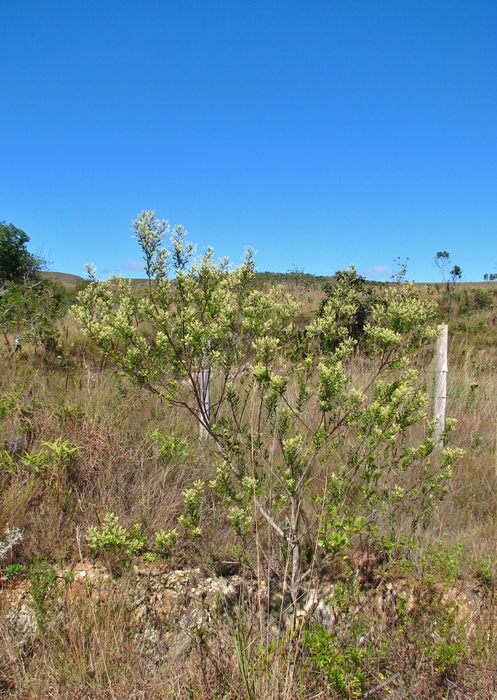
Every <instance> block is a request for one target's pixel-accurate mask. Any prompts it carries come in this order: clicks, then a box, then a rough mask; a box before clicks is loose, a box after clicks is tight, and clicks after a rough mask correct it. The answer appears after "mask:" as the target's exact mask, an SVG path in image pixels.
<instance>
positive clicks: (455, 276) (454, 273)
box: [434, 250, 462, 316]
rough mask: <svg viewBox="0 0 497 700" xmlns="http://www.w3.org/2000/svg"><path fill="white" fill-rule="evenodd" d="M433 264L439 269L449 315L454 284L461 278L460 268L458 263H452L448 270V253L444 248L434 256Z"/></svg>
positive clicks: (449, 263) (449, 262)
mask: <svg viewBox="0 0 497 700" xmlns="http://www.w3.org/2000/svg"><path fill="white" fill-rule="evenodd" d="M434 263H435V266H436V267H437V268H438V269H439V270H440V274H441V276H442V284H443V285H444V287H445V301H446V306H447V311H448V313H449V316H450V314H451V312H452V301H453V296H454V290H455V288H456V284H457V283H458V282H460V281H461V279H462V270H461V268H460V267H459V265H454V266H453V267H452V269H450V270H449V267H450V265H451V261H450V255H449V253H448V252H447V251H446V250H443V251H439V252H438V253H437V254H436V255H435V258H434Z"/></svg>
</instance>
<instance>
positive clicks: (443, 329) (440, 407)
mask: <svg viewBox="0 0 497 700" xmlns="http://www.w3.org/2000/svg"><path fill="white" fill-rule="evenodd" d="M438 330H439V331H440V335H439V336H438V339H437V350H436V353H437V354H436V369H435V374H436V377H435V413H434V417H435V419H436V420H437V421H438V423H437V427H436V428H435V434H434V436H433V438H434V440H435V443H439V442H440V436H441V434H442V433H443V431H444V430H445V410H446V405H447V374H448V371H449V364H448V359H447V348H448V338H449V327H448V325H447V324H444V325H442V326H438ZM441 444H442V445H443V442H442V443H441Z"/></svg>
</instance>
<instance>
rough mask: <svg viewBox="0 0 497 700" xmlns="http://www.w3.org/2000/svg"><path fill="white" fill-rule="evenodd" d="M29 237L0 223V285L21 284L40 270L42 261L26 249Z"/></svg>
mask: <svg viewBox="0 0 497 700" xmlns="http://www.w3.org/2000/svg"><path fill="white" fill-rule="evenodd" d="M27 243H29V237H28V235H27V234H26V233H24V231H21V229H19V228H16V227H15V226H14V225H13V224H6V223H5V221H4V222H2V223H0V284H2V283H3V282H23V281H24V280H26V279H27V278H32V277H34V276H35V275H36V273H37V272H38V271H39V270H40V267H41V264H42V261H41V260H40V258H37V257H36V256H35V255H33V254H32V253H30V252H29V251H28V249H27V247H26V246H27Z"/></svg>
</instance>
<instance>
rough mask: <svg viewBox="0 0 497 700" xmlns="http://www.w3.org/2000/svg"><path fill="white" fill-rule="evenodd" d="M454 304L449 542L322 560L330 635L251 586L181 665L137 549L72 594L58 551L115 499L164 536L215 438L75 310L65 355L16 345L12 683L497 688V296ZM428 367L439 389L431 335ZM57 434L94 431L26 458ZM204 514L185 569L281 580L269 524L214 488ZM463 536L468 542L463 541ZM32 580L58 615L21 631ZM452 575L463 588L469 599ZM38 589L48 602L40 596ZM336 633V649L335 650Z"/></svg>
mask: <svg viewBox="0 0 497 700" xmlns="http://www.w3.org/2000/svg"><path fill="white" fill-rule="evenodd" d="M293 284H294V288H293V291H294V293H296V294H298V295H299V297H301V298H303V302H304V303H303V311H302V318H301V320H304V319H306V318H308V317H309V316H310V314H311V313H312V312H313V311H314V310H315V309H316V308H317V306H318V303H319V300H320V297H321V292H320V289H319V287H317V288H316V287H314V288H312V287H311V288H307V287H305V286H303V283H301V282H298V281H297V282H294V283H293ZM485 289H487V287H486V286H485ZM454 314H455V318H454V319H453V320H451V344H450V356H449V363H450V372H449V399H448V411H449V414H450V415H451V416H453V417H454V418H456V419H457V430H456V433H455V436H454V437H453V438H452V440H453V443H454V444H455V445H458V446H461V447H463V448H464V449H465V456H464V458H463V459H462V460H461V462H460V463H459V464H458V465H457V467H456V469H455V471H454V475H453V479H452V482H451V485H450V492H449V495H448V497H447V498H446V500H445V501H444V502H443V504H442V505H441V507H440V508H439V509H438V511H437V515H436V517H435V519H434V520H433V522H432V524H431V525H430V528H429V530H428V531H427V532H425V533H424V543H425V545H426V546H428V544H429V543H431V544H436V543H437V542H439V541H442V542H443V543H444V544H443V547H442V549H440V548H439V549H435V550H433V551H432V554H431V555H427V554H426V552H427V551H428V550H426V549H424V550H423V551H421V550H420V552H419V556H418V557H415V556H414V557H412V559H411V561H410V562H381V561H376V562H373V563H372V564H371V571H366V569H367V566H369V564H368V565H366V564H364V567H365V568H364V569H363V570H362V573H361V572H359V573H358V571H359V569H358V568H357V567H356V568H355V569H353V568H352V569H351V568H350V566H349V565H342V564H340V566H335V568H334V569H332V568H328V569H326V568H324V569H323V570H322V571H321V572H320V571H319V570H318V567H317V564H316V568H315V570H314V571H313V581H314V583H315V584H316V585H318V584H319V585H321V586H326V585H328V586H329V587H330V590H332V591H334V592H333V595H334V596H335V607H336V609H337V611H338V613H339V614H338V617H337V623H336V624H335V626H334V627H333V630H332V631H331V632H330V633H329V634H330V636H329V637H326V638H325V637H323V638H321V637H320V636H319V635H320V634H321V632H320V631H319V630H318V629H317V628H315V627H312V626H311V627H309V628H307V630H306V625H303V626H302V628H299V630H298V631H297V632H294V633H292V634H286V633H285V634H279V633H275V629H274V626H275V625H274V620H272V619H270V618H269V617H268V616H267V606H268V605H269V603H267V605H266V608H264V606H262V611H261V606H260V605H259V604H258V603H257V601H256V600H255V599H251V600H248V599H247V600H246V601H245V603H244V605H240V606H239V608H238V609H237V611H236V614H235V613H233V614H231V615H228V614H225V615H222V614H220V615H219V618H218V619H217V621H216V623H215V628H211V629H208V630H205V631H204V633H201V634H198V635H197V636H194V637H193V638H192V640H191V644H190V651H189V654H185V655H184V656H182V657H180V660H179V661H178V662H177V663H174V664H171V663H169V662H167V663H165V662H164V659H165V658H166V653H167V648H166V647H167V646H168V645H167V644H166V643H165V642H164V646H163V647H161V642H160V636H159V638H158V641H156V643H155V646H153V648H152V651H150V647H149V646H147V645H146V643H145V640H144V637H143V635H142V636H141V637H137V630H136V628H135V627H134V626H133V615H132V611H133V605H134V599H135V593H136V590H135V589H136V576H135V574H134V573H133V563H132V562H130V561H127V562H126V568H124V570H123V569H122V568H121V569H120V573H121V574H122V575H121V576H120V577H118V578H117V579H115V580H113V581H112V582H111V583H109V584H108V585H109V586H110V587H111V588H109V589H108V590H107V593H106V594H105V595H102V596H98V595H96V593H95V592H94V591H92V590H90V589H86V590H84V589H83V590H81V591H80V592H79V594H78V595H77V596H74V595H73V594H72V593H70V591H71V590H72V589H71V585H70V582H67V581H65V580H64V579H63V578H61V576H60V575H58V576H57V578H56V581H55V582H54V581H51V582H50V575H49V574H47V571H48V570H49V569H50V567H51V566H54V567H55V569H56V570H57V571H66V570H67V568H68V567H70V566H71V565H73V564H74V562H77V561H80V560H81V558H83V559H86V558H88V557H89V556H90V551H89V550H88V548H87V547H86V544H85V540H84V533H85V532H86V530H87V528H88V526H89V525H91V524H98V523H102V521H103V518H104V516H105V514H106V513H108V512H109V511H112V512H114V513H115V514H116V515H117V516H118V517H119V520H120V522H122V524H124V525H125V526H127V527H129V526H131V525H132V524H133V523H136V522H139V523H141V524H142V527H143V532H144V533H145V534H146V535H148V536H149V537H152V535H153V533H154V532H156V531H157V530H159V529H169V528H171V527H173V526H175V524H176V522H177V517H178V516H179V515H180V513H181V512H182V509H183V499H182V492H183V491H184V489H185V488H187V487H188V486H190V485H191V484H192V483H193V481H194V480H195V479H196V478H201V479H202V480H204V481H207V480H208V479H210V478H212V477H213V473H214V467H215V463H216V459H215V455H214V453H212V452H211V451H210V450H209V447H208V445H206V444H205V443H203V442H201V441H200V440H199V438H198V429H197V427H196V424H195V422H194V420H193V419H192V418H191V416H188V415H187V414H182V413H179V412H178V411H177V409H170V408H168V407H167V406H166V405H164V404H163V403H161V402H160V401H159V400H158V399H156V398H154V397H150V396H148V395H146V394H145V393H143V392H142V391H140V390H139V389H136V388H134V387H132V386H129V385H128V384H127V383H126V382H125V381H124V380H122V379H120V378H119V377H117V376H116V375H115V374H114V372H113V370H112V369H111V368H109V367H107V366H106V365H105V363H103V362H102V361H101V360H100V358H99V356H98V355H97V353H96V352H95V351H94V349H93V348H91V346H89V345H88V344H87V343H86V342H85V341H84V340H83V339H82V338H81V336H80V335H79V333H78V330H77V328H76V327H75V324H74V322H73V321H72V320H71V318H70V317H68V318H67V319H66V321H65V323H66V325H65V326H64V332H63V338H62V344H63V348H62V351H61V353H60V356H59V357H51V358H50V357H46V356H44V355H42V354H41V353H35V351H34V349H32V348H29V347H26V348H23V354H21V353H18V354H16V355H14V356H13V357H12V359H10V360H9V361H7V360H6V359H5V360H4V361H3V362H2V365H1V369H0V441H1V443H2V447H3V448H5V451H4V453H3V455H4V456H3V466H2V470H1V473H0V539H1V538H2V533H3V532H4V530H5V528H6V527H7V525H10V526H15V527H18V528H20V529H21V530H22V531H23V532H24V540H23V542H22V543H21V545H20V546H18V547H16V549H15V551H14V553H13V558H12V562H13V563H17V564H20V565H23V566H24V567H25V571H24V576H20V577H18V578H17V579H14V581H13V582H10V581H6V580H4V582H3V585H4V589H3V590H2V591H0V617H1V618H2V619H1V623H0V630H1V632H0V695H1V696H2V697H11V698H19V700H20V699H21V698H22V699H23V700H24V699H28V698H54V699H57V700H59V699H60V700H62V699H66V698H67V699H69V698H71V699H79V698H81V699H83V698H102V699H103V698H105V699H107V698H109V699H112V700H113V699H114V698H119V699H120V700H121V699H125V698H129V699H130V700H131V698H147V699H149V698H151V699H155V698H173V697H174V698H206V699H207V698H227V699H228V698H262V699H269V698H271V699H274V700H276V699H277V698H278V699H279V698H288V699H290V698H295V699H296V700H298V699H300V698H302V700H303V699H304V698H307V699H308V700H310V698H342V697H354V695H353V692H354V691H353V687H352V685H350V684H349V686H347V683H345V685H344V686H343V687H342V688H341V687H340V684H339V682H338V680H337V673H338V672H339V671H340V670H341V671H342V672H343V674H345V676H347V673H348V674H349V676H350V678H353V677H355V676H357V677H359V676H360V673H359V670H361V669H362V671H364V673H365V679H364V684H365V685H364V688H368V689H370V690H374V689H375V688H377V690H375V692H374V693H373V694H371V695H369V696H368V697H385V698H386V697H398V698H402V697H404V698H411V697H412V698H414V697H425V698H464V697H471V698H482V700H483V699H484V698H491V697H494V696H495V693H496V692H497V690H496V687H495V680H496V676H497V664H496V656H495V655H496V653H497V647H496V618H495V614H496V606H495V586H496V578H495V577H496V570H495V564H494V562H495V561H496V554H497V552H496V548H497V547H496V543H495V527H496V524H497V505H496V504H497V376H496V374H495V367H496V362H497V342H496V341H497V332H496V329H495V326H494V325H493V321H492V319H493V317H494V314H495V311H494V307H493V305H492V307H491V308H487V309H484V310H482V311H476V312H475V313H473V314H470V315H466V316H464V317H462V316H458V315H457V307H456V309H455V310H454ZM482 322H483V323H482ZM0 352H3V351H2V350H0ZM4 357H5V354H4ZM418 365H419V369H420V375H421V379H422V381H424V382H425V383H426V386H427V388H428V389H431V387H432V385H433V379H432V377H433V357H432V354H431V350H430V349H425V350H424V351H423V354H422V355H420V357H419V358H418ZM356 372H357V374H358V381H359V382H361V377H362V381H363V380H364V377H365V376H366V373H367V372H368V368H367V360H363V361H359V360H358V362H357V366H356ZM361 373H362V375H361ZM157 429H158V430H160V431H161V432H162V433H163V434H164V435H169V436H174V440H175V442H174V444H175V445H181V446H182V447H181V449H177V450H176V451H175V450H174V449H172V450H170V452H169V453H167V454H165V453H164V452H162V453H161V451H160V449H159V448H160V445H159V444H158V443H157V441H156V440H154V439H153V438H152V437H151V436H152V434H153V432H154V431H155V430H157ZM58 439H60V440H61V441H63V442H67V445H70V446H76V447H78V450H77V452H75V453H74V454H73V455H71V456H70V458H67V459H66V460H65V461H64V462H63V463H61V464H60V465H59V466H58V467H56V468H52V467H50V469H48V470H45V471H43V470H42V471H39V472H36V471H33V469H32V468H28V467H27V466H26V465H25V464H23V462H22V456H23V455H24V454H26V453H27V454H31V455H34V454H37V453H40V452H42V451H43V450H44V446H43V443H55V441H57V440H58ZM202 518H203V520H202V528H203V537H202V539H201V541H191V540H190V541H188V540H187V539H186V538H185V540H184V541H182V542H181V546H180V547H179V548H178V550H177V553H176V554H175V555H174V558H173V560H172V562H171V563H170V564H169V566H170V567H177V568H181V567H185V568H186V567H192V566H198V565H200V566H201V568H202V569H203V570H204V571H205V572H206V574H208V573H211V572H212V571H213V570H214V564H215V562H216V561H218V560H222V559H236V558H239V559H240V560H241V561H242V562H244V563H246V564H247V566H248V568H247V571H250V570H251V571H252V576H253V580H254V581H257V580H262V582H263V586H266V588H268V587H269V585H270V584H271V585H273V579H274V581H276V583H275V584H274V585H276V586H277V576H276V574H277V568H278V565H279V564H278V561H279V562H280V564H281V561H283V562H284V559H285V557H284V553H278V547H277V546H276V545H275V543H274V542H272V543H271V542H270V541H269V535H268V534H267V533H265V532H262V531H261V532H260V533H258V538H257V539H256V540H253V541H252V540H251V541H248V540H247V541H244V542H241V541H240V538H237V537H236V536H235V535H234V534H233V532H232V530H231V528H229V527H228V525H227V523H226V519H225V518H224V517H223V516H222V514H221V512H220V511H219V509H218V507H217V505H216V503H215V502H214V500H209V499H207V500H206V501H205V502H204V508H203V515H202ZM457 543H462V547H461V548H460V549H459V550H456V549H455V545H456V544H457ZM437 546H438V545H437ZM456 551H457V552H459V554H457V556H456V554H454V552H456ZM437 552H438V554H437ZM312 556H313V552H311V553H310V557H311V559H312ZM351 556H352V555H351ZM430 556H431V559H430ZM347 567H348V568H347ZM454 571H455V573H454ZM351 572H352V573H351ZM318 574H320V575H321V580H320V581H318ZM274 577H276V578H274ZM33 581H34V582H35V583H34V584H33ZM371 581H373V583H371ZM30 583H31V586H33V585H34V588H33V590H34V591H35V593H36V590H37V589H36V586H38V589H40V590H38V594H37V595H38V598H39V600H42V603H40V604H42V605H43V606H44V612H43V615H44V618H43V621H42V623H39V624H38V626H37V627H36V628H35V629H33V630H31V632H30V633H29V634H28V635H27V636H24V637H23V640H24V641H22V643H21V642H20V631H19V624H18V622H17V623H16V624H13V623H12V619H11V618H9V614H10V613H9V611H10V607H9V605H8V601H7V598H8V594H9V595H10V594H13V593H12V592H13V591H15V590H18V589H20V588H22V587H23V586H24V588H25V589H26V587H28V586H29V585H30ZM333 586H334V588H333ZM43 587H45V588H43ZM339 590H342V593H343V595H342V597H341V598H338V595H339V594H338V591H339ZM392 590H394V591H395V594H393V593H392ZM389 591H390V593H389ZM454 591H459V593H460V597H459V598H458V599H457V600H455V601H454ZM43 596H44V597H43ZM388 596H390V598H388ZM451 596H452V597H451ZM380 598H381V600H382V601H383V602H381V603H379V602H378V601H379V599H380ZM28 599H29V601H31V602H30V603H29V604H30V605H31V606H32V605H33V595H31V598H29V596H28ZM28 599H27V600H28ZM267 600H268V598H267ZM464 606H466V607H464ZM437 624H438V627H437ZM309 630H310V631H309ZM166 631H167V630H165V631H164V632H166ZM323 640H324V641H323ZM442 642H443V643H444V644H445V645H446V646H445V647H444V646H443V645H442ZM168 644H169V646H170V644H171V642H170V639H169V642H168ZM326 649H332V650H333V653H331V652H328V657H327V656H326ZM357 650H359V652H360V653H359V652H358V653H359V657H360V660H359V661H357V660H355V659H356V658H359V657H357V655H356V656H354V653H355V652H357ZM442 652H444V653H445V654H446V656H447V658H446V659H445V661H444V659H442V658H441V656H440V655H442ZM437 654H439V657H437ZM168 658H169V657H168ZM337 669H338V670H337ZM358 669H359V670H358ZM354 674H355V676H354ZM350 678H349V680H350ZM385 681H387V682H386V683H385V685H384V686H382V685H381V684H382V683H383V682H385ZM347 682H349V681H347ZM351 682H352V681H350V683H351ZM361 692H362V695H363V697H366V695H365V694H364V692H365V691H364V692H363V691H361Z"/></svg>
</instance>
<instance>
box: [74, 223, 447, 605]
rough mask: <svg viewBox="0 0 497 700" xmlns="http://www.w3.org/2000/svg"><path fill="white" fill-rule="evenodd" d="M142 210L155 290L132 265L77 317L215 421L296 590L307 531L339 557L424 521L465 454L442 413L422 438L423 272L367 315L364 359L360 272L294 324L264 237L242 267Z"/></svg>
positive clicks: (174, 401)
mask: <svg viewBox="0 0 497 700" xmlns="http://www.w3.org/2000/svg"><path fill="white" fill-rule="evenodd" d="M133 224H134V227H135V233H136V238H137V240H138V241H139V243H140V245H141V247H142V250H143V252H144V257H145V261H146V264H147V271H148V276H149V287H148V293H147V295H146V296H145V297H144V298H141V299H139V298H137V296H136V295H134V294H132V293H131V287H130V283H129V281H127V280H124V279H117V280H113V281H111V282H97V281H94V282H92V283H91V284H89V285H88V287H87V288H86V289H85V290H83V291H82V292H81V293H80V296H79V300H78V303H77V307H76V312H75V313H76V316H77V318H78V319H79V321H80V323H81V324H82V326H83V329H84V330H85V332H86V333H87V334H88V335H89V336H90V337H91V338H92V339H93V340H94V341H95V342H96V343H97V344H98V346H99V347H100V348H101V349H102V350H103V352H104V353H105V355H106V356H107V357H108V358H110V360H112V361H113V362H114V364H115V365H116V366H117V367H118V368H119V370H120V371H121V373H122V374H124V375H125V376H127V377H129V378H130V379H131V380H132V381H134V382H136V383H137V384H139V385H140V386H141V387H143V388H145V389H146V390H148V391H150V392H152V393H154V394H156V395H158V396H161V397H163V398H164V399H165V400H166V401H167V402H168V403H169V404H170V405H171V406H178V407H181V408H183V409H185V410H186V411H189V412H190V413H191V414H192V415H193V416H194V417H195V418H196V420H197V421H199V422H200V423H201V425H202V426H203V427H204V429H205V430H206V431H207V432H208V435H209V436H210V439H211V443H212V445H213V447H214V448H215V454H216V455H217V457H215V462H216V468H215V475H214V478H213V479H211V480H210V482H209V488H211V489H212V490H213V492H214V493H215V494H216V497H217V499H218V501H219V503H220V504H222V505H223V506H224V507H225V509H226V517H227V519H228V520H229V522H231V524H232V526H233V528H234V530H235V532H236V534H237V535H239V536H240V537H243V538H245V540H246V538H247V537H248V535H249V534H250V533H251V532H252V531H253V528H254V521H255V520H257V521H258V523H257V524H258V527H257V532H259V534H260V533H261V532H262V531H263V525H264V524H265V525H266V526H267V527H268V528H269V529H270V530H271V531H272V532H273V533H275V534H276V536H277V540H279V543H280V546H281V544H283V545H284V549H285V551H286V553H287V557H288V558H287V561H286V564H284V566H283V568H282V571H283V572H285V574H284V576H285V579H288V584H289V589H290V593H291V596H292V599H293V601H296V600H297V599H298V596H299V589H300V585H301V582H302V577H303V576H304V575H305V574H304V573H303V568H304V567H303V563H304V558H303V549H302V548H303V543H304V541H308V542H310V543H311V545H312V546H311V550H312V551H314V552H317V551H318V550H319V552H320V553H321V555H322V556H323V557H334V556H336V555H337V554H338V553H339V552H340V551H341V550H343V549H345V548H347V547H349V546H350V545H351V543H352V542H353V541H355V540H356V539H357V538H360V539H361V542H362V545H363V546H365V545H366V543H367V542H372V541H376V542H381V543H382V546H386V544H387V543H389V542H390V543H391V542H399V537H401V532H402V527H405V528H407V529H408V530H409V532H410V533H412V530H413V529H414V530H415V529H416V528H417V527H420V526H421V525H422V523H423V522H424V520H425V518H426V517H428V514H429V513H430V512H431V509H432V505H433V502H434V500H436V497H438V496H439V495H442V494H443V492H444V484H445V482H446V480H447V479H448V478H449V476H450V467H451V464H452V462H453V461H454V460H455V459H456V458H457V457H458V453H457V452H456V451H451V450H446V451H445V453H444V454H443V457H442V459H441V460H440V462H439V461H438V459H439V458H438V456H436V455H435V454H434V448H435V443H434V441H433V429H434V425H433V424H432V423H428V429H427V432H426V436H425V438H424V439H423V440H421V442H418V443H416V442H415V441H414V442H413V440H412V436H411V428H412V426H414V425H416V424H417V423H420V422H422V421H424V420H425V419H426V414H425V412H424V407H425V405H426V403H427V397H426V395H425V393H424V391H422V390H421V389H420V388H419V387H417V375H416V372H415V371H414V370H413V369H412V368H410V366H409V362H410V359H409V358H410V357H411V356H412V354H413V353H414V352H415V351H416V350H417V349H418V348H419V347H420V346H422V345H423V344H424V343H426V342H428V341H430V340H431V339H432V338H434V337H435V334H436V330H435V327H434V325H433V319H434V316H435V311H436V308H435V304H434V303H433V302H429V301H423V300H421V299H419V298H418V296H417V294H416V291H415V289H414V287H413V286H412V285H410V284H402V285H390V286H388V287H387V288H386V291H385V294H384V298H383V301H382V303H381V304H377V305H373V306H372V308H371V309H370V316H369V317H368V319H367V321H366V322H365V323H364V326H363V327H362V329H361V331H362V333H363V341H362V342H363V343H364V347H365V348H366V350H367V357H366V358H365V359H364V362H365V367H364V369H363V371H362V372H361V373H357V371H356V364H357V359H356V358H355V357H354V348H355V347H356V345H357V342H358V339H357V338H356V337H355V334H354V333H355V332H354V328H355V325H354V319H356V318H357V315H358V312H359V306H360V299H359V300H358V299H357V293H358V292H357V288H356V281H355V276H354V275H353V274H352V273H351V271H349V272H348V273H344V274H342V275H338V276H337V283H336V285H335V287H334V290H333V291H330V292H329V293H328V295H327V300H326V301H325V303H324V305H322V307H321V310H320V314H319V316H317V317H316V319H315V320H314V321H313V322H312V323H310V324H309V325H308V326H307V328H306V329H305V333H303V334H302V332H300V331H299V330H298V329H297V328H296V327H295V326H294V325H293V323H292V317H293V315H294V314H295V311H296V310H297V308H298V304H297V303H296V302H295V300H294V299H293V298H292V297H290V296H289V295H288V294H286V293H285V291H284V289H283V288H282V287H272V288H270V289H268V290H256V289H255V288H254V284H253V282H254V276H255V270H254V259H253V253H252V251H251V250H248V251H247V252H246V255H245V259H244V262H243V263H242V265H240V266H239V267H237V268H232V267H231V266H230V265H229V263H228V261H227V259H225V258H224V259H221V260H219V261H218V262H217V263H216V262H215V261H214V256H213V251H212V249H210V248H209V249H208V250H207V252H206V253H205V254H204V255H202V256H200V257H199V258H198V259H194V257H193V256H194V248H193V247H192V246H191V245H190V244H188V243H187V242H186V240H185V235H186V232H185V231H184V229H183V228H182V227H176V228H174V229H173V231H172V235H171V244H172V245H171V248H170V249H166V248H163V247H162V240H163V236H164V235H165V234H166V233H170V229H169V225H168V224H167V222H158V221H157V220H156V219H155V216H154V213H153V212H143V213H142V216H141V218H140V219H138V220H137V221H135V222H133ZM171 273H172V276H173V277H174V279H171ZM361 293H362V292H361ZM297 341H298V344H299V352H295V346H296V344H297ZM206 348H209V362H210V367H211V375H212V377H213V380H212V387H211V412H210V415H206V413H205V408H204V402H203V397H202V372H203V370H204V367H205V351H206ZM195 488H196V492H197V491H198V484H196V485H195ZM185 522H187V519H186V520H185V519H183V523H185ZM406 523H408V524H409V525H408V526H407V525H406ZM195 534H197V535H198V528H197V523H196V528H195ZM273 540H274V537H273Z"/></svg>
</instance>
